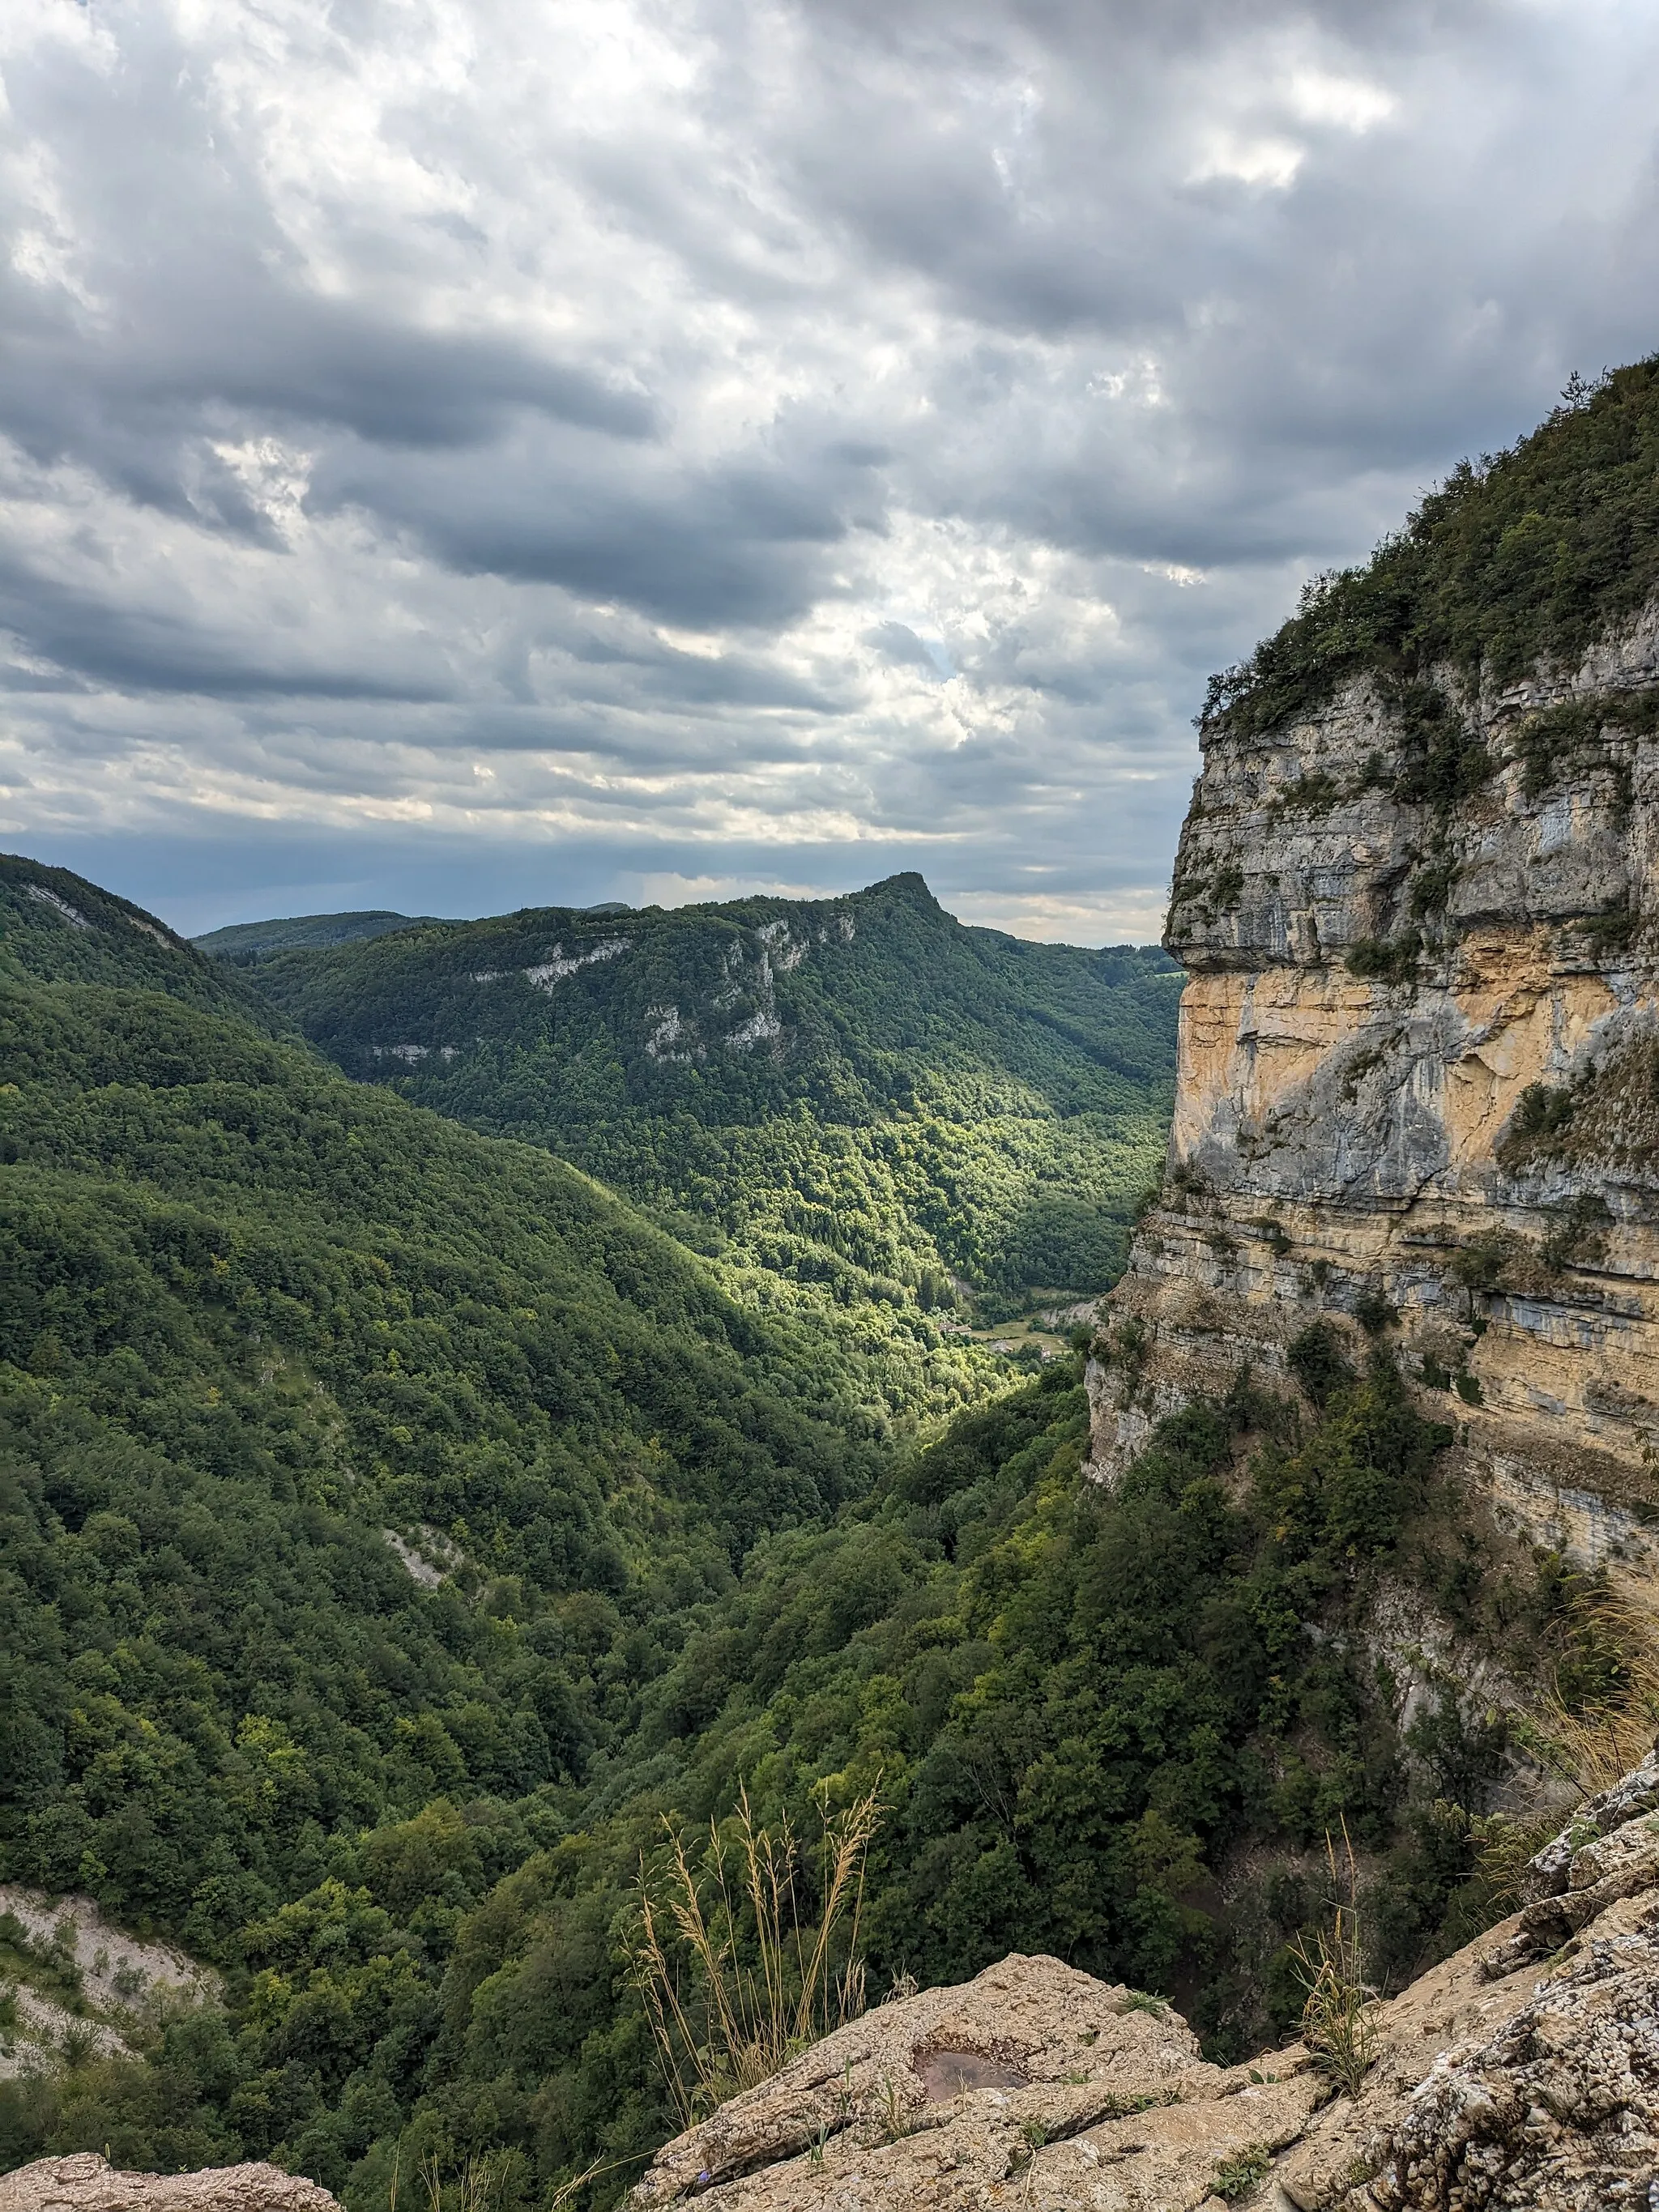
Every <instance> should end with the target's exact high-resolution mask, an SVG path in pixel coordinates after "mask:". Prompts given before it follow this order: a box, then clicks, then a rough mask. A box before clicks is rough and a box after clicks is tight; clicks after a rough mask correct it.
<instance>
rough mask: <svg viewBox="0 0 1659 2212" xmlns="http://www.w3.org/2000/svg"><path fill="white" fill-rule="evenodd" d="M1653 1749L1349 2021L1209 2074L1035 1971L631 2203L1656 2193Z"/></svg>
mask: <svg viewBox="0 0 1659 2212" xmlns="http://www.w3.org/2000/svg"><path fill="white" fill-rule="evenodd" d="M1656 1806H1659V1759H1651V1758H1650V1759H1649V1760H1648V1761H1647V1762H1646V1763H1645V1765H1644V1766H1643V1767H1641V1768H1640V1769H1638V1771H1636V1772H1635V1773H1634V1774H1632V1775H1630V1776H1628V1777H1627V1778H1626V1779H1625V1780H1624V1781H1623V1782H1622V1783H1620V1784H1619V1785H1618V1786H1617V1787H1616V1788H1615V1789H1613V1790H1609V1791H1607V1793H1605V1795H1603V1796H1601V1797H1599V1798H1596V1799H1594V1800H1592V1801H1591V1802H1589V1803H1588V1804H1587V1805H1586V1806H1584V1807H1583V1808H1582V1809H1581V1812H1580V1814H1579V1815H1578V1817H1577V1820H1575V1822H1574V1823H1573V1826H1572V1827H1571V1829H1569V1830H1568V1831H1567V1832H1565V1834H1564V1835H1562V1836H1560V1837H1559V1838H1556V1840H1555V1841H1554V1842H1553V1843H1552V1844H1549V1845H1548V1846H1547V1848H1546V1849H1545V1850H1543V1851H1541V1852H1540V1853H1539V1854H1538V1856H1537V1857H1535V1858H1534V1860H1533V1861H1532V1862H1531V1864H1530V1866H1529V1868H1528V1875H1527V1881H1528V1888H1529V1891H1530V1900H1529V1902H1528V1904H1527V1905H1525V1906H1524V1907H1523V1909H1522V1911H1520V1912H1518V1913H1516V1915H1515V1916H1514V1917H1512V1918H1510V1919H1509V1920H1506V1921H1504V1922H1503V1923H1501V1924H1500V1925H1499V1926H1498V1927H1497V1928H1494V1929H1492V1930H1491V1931H1490V1932H1489V1933H1488V1934H1487V1935H1486V1936H1482V1937H1481V1938H1480V1940H1479V1941H1478V1942H1474V1943H1473V1944H1471V1945H1469V1946H1468V1948H1467V1949H1465V1950H1463V1951H1461V1952H1459V1953H1458V1954H1456V1955H1455V1957H1454V1958H1451V1959H1449V1960H1445V1961H1444V1963H1443V1964H1442V1965H1440V1966H1436V1967H1434V1968H1432V1969H1431V1971H1430V1972H1428V1973H1426V1974H1425V1975H1423V1976H1422V1977H1421V1978H1420V1979H1419V1980H1418V1981H1416V1982H1414V1983H1413V1984H1412V1985H1411V1986H1410V1987H1409V1988H1408V1989H1407V1990H1405V1991H1404V1992H1403V1994H1402V1995H1401V1996H1398V1997H1396V1998H1395V1999H1394V2000H1393V2001H1392V2002H1389V2003H1387V2004H1379V2005H1376V2006H1374V2007H1373V2008H1372V2011H1371V2031H1370V2033H1371V2043H1370V2066H1369V2069H1368V2070H1367V2071H1366V2073H1365V2075H1364V2081H1363V2083H1362V2084H1361V2086H1360V2088H1359V2091H1358V2094H1357V2095H1348V2094H1346V2093H1345V2094H1338V2093H1334V2090H1333V2087H1332V2084H1331V2081H1330V2080H1329V2079H1328V2075H1327V2073H1326V2072H1325V2071H1322V2068H1321V2066H1320V2064H1319V2063H1316V2058H1315V2057H1314V2055H1313V2054H1312V2053H1310V2051H1309V2050H1308V2049H1307V2047H1306V2046H1305V2045H1303V2044H1299V2043H1298V2044H1293V2045H1290V2046H1289V2047H1288V2048H1287V2049H1285V2050H1280V2051H1270V2052H1266V2053H1264V2054H1263V2055H1262V2056H1261V2057H1260V2058H1259V2059H1257V2060H1256V2061H1255V2063H1254V2064H1251V2065H1248V2066H1234V2067H1219V2066H1212V2065H1209V2064H1207V2063H1206V2062H1205V2061H1204V2060H1203V2059H1202V2058H1200V2056H1199V2052H1198V2045H1197V2043H1196V2040H1195V2039H1194V2037H1193V2035H1192V2034H1191V2033H1190V2032H1189V2031H1188V2027H1187V2026H1186V2024H1185V2022H1184V2021H1182V2020H1181V2018H1180V2017H1179V2015H1176V2014H1175V2013H1173V2012H1171V2011H1170V2010H1169V2009H1168V2008H1166V2007H1164V2006H1163V2005H1161V2004H1159V2003H1158V2002H1157V2001H1156V2000H1155V1999H1152V1998H1148V1997H1145V1996H1140V1995H1139V1994H1138V1993H1137V1992H1136V1991H1133V1990H1127V1989H1123V1988H1113V1987H1109V1986H1108V1985H1106V1984H1103V1983H1101V1982H1097V1981H1095V1980H1093V1979H1091V1977H1090V1976H1089V1975H1087V1974H1082V1973H1079V1972H1076V1971H1075V1970H1074V1969H1073V1968H1072V1967H1069V1966H1063V1965H1062V1964H1061V1963H1060V1960H1057V1959H1041V1958H1039V1959H1026V1958H1018V1957H1014V1958H1008V1959H1005V1960H1002V1962H1001V1963H1000V1965H998V1966H993V1967H991V1968H989V1969H988V1970H987V1972H984V1973H982V1974H981V1975H980V1976H979V1977H978V1978H977V1979H976V1980H975V1981H972V1982H969V1983H967V1984H963V1986H961V1987H959V1988H956V1989H946V1990H926V1991H923V1992H922V1993H921V1995H919V1996H912V1997H907V1998H903V1999H901V2000H899V2001H898V2002H892V2003H889V2004H885V2005H883V2006H880V2007H878V2008H877V2009H876V2010H875V2011H874V2012H872V2013H867V2014H866V2015H864V2016H863V2018H861V2019H860V2020H857V2021H854V2022H853V2023H852V2024H851V2025H850V2026H848V2027H844V2028H842V2029H841V2030H840V2031H839V2032H838V2033H836V2034H835V2035H832V2036H830V2037H829V2038H828V2039H826V2040H825V2041H824V2042H823V2043H820V2044H818V2045H815V2046H814V2048H813V2049H812V2050H811V2051H807V2052H806V2053H805V2054H804V2055H803V2056H802V2057H799V2058H798V2059H796V2060H795V2061H794V2063H793V2064H792V2065H790V2066H788V2067H787V2068H786V2069H784V2070H783V2072H782V2073H781V2074H779V2075H775V2077H774V2078H773V2079H772V2080H771V2081H766V2082H763V2083H762V2084H761V2085H760V2087H757V2088H755V2089H751V2090H750V2091H749V2092H747V2093H746V2094H744V2095H743V2096H740V2097H738V2098H734V2099H733V2100H732V2101H731V2102H730V2103H728V2104H726V2105H723V2106H721V2107H720V2110H719V2111H718V2112H715V2113H714V2115H713V2117H712V2118H709V2119H708V2120H707V2121H706V2122H704V2123H703V2124H702V2125H701V2126H699V2127H696V2128H693V2129H691V2130H689V2131H688V2132H687V2133H686V2134H684V2135H683V2136H678V2138H677V2139H676V2140H675V2141H674V2142H671V2143H670V2144H668V2145H667V2146H666V2148H665V2149H664V2150H663V2151H661V2152H660V2153H659V2155H658V2157H657V2160H656V2161H655V2163H654V2164H653V2166H652V2167H651V2170H650V2171H649V2172H648V2173H647V2175H646V2177H645V2179H643V2180H642V2181H641V2183H640V2185H638V2187H637V2188H636V2189H635V2191H634V2195H633V2198H632V2203H633V2204H634V2206H635V2212H661V2208H664V2207H666V2206H669V2205H671V2204H675V2203H679V2202H680V2201H682V2200H683V2199H686V2198H690V2197H697V2198H698V2199H700V2200H702V2199H707V2200H708V2201H709V2202H710V2203H711V2206H717V2207H718V2208H719V2209H720V2212H854V2208H867V2212H874V2208H875V2207H877V2206H881V2207H883V2208H888V2209H889V2212H993V2208H996V2207H1003V2206H1006V2207H1007V2208H1008V2212H1017V2208H1021V2207H1025V2206H1033V2205H1035V2206H1040V2207H1042V2208H1044V2212H1222V2208H1223V2207H1224V2206H1225V2205H1227V2204H1230V2203H1231V2204H1236V2205H1242V2206H1245V2207H1248V2208H1260V2212H1267V2208H1272V2212H1408V2208H1409V2212H1454V2208H1455V2212H1473V2208H1475V2207H1481V2208H1492V2212H1497V2208H1500V2207H1504V2208H1513V2212H1521V2208H1525V2212H1614V2208H1618V2207H1629V2208H1631V2212H1635V2208H1638V2207H1640V2208H1643V2212H1646V2208H1648V2207H1649V2206H1650V2205H1651V2204H1652V2203H1655V2202H1659V1820H1655V1819H1654V1817H1653V1808H1655V1807H1656Z"/></svg>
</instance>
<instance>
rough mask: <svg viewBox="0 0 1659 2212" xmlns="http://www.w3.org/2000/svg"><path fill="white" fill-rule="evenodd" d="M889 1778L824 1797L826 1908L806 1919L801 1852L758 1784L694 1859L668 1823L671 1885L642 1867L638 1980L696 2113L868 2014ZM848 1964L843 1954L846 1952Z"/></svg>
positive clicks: (672, 2085)
mask: <svg viewBox="0 0 1659 2212" xmlns="http://www.w3.org/2000/svg"><path fill="white" fill-rule="evenodd" d="M878 1786H879V1785H878ZM819 1813H820V1817H821V1819H822V1820H823V1836H822V1838H821V1843H820V1850H819V1857H820V1868H819V1880H818V1907H819V1909H818V1912H817V1917H816V1920H813V1921H810V1922H809V1921H804V1920H803V1917H802V1911H801V1902H800V1899H799V1895H798V1893H797V1887H796V1885H797V1879H798V1875H799V1865H800V1856H801V1855H800V1850H799V1845H798V1844H797V1841H796V1838H795V1834H794V1831H793V1828H792V1826H790V1823H789V1821H788V1819H787V1816H786V1818H785V1819H784V1820H783V1821H782V1822H781V1825H780V1826H779V1827H778V1829H777V1831H776V1832H773V1831H771V1830H770V1829H767V1828H761V1827H757V1826H756V1823H755V1817H754V1814H753V1811H752V1809H751V1808H750V1802H749V1793H748V1790H746V1789H742V1790H739V1792H738V1812H737V1814H736V1816H735V1820H734V1822H733V1826H734V1828H735V1834H734V1835H733V1836H732V1837H731V1838H729V1839H728V1838H722V1836H721V1834H720V1828H719V1826H718V1824H717V1823H716V1822H714V1821H712V1820H711V1821H710V1822H709V1826H708V1847H707V1849H706V1850H704V1851H703V1853H702V1860H701V1864H700V1866H698V1867H694V1866H693V1864H692V1862H691V1859H690V1855H689V1854H688V1852H687V1850H686V1845H685V1838H684V1835H683V1834H681V1833H680V1832H678V1831H677V1830H675V1829H674V1828H673V1827H672V1826H671V1824H670V1823H668V1822H666V1821H665V1823H664V1826H665V1828H666V1829H667V1832H668V1847H667V1857H666V1865H665V1868H664V1869H663V1871H662V1875H661V1877H660V1879H661V1890H660V1893H659V1894H658V1895H655V1896H653V1893H652V1884H651V1881H650V1878H649V1877H648V1875H647V1870H646V1869H645V1867H644V1866H643V1864H642V1865H641V1869H640V1922H639V1933H638V1935H637V1936H636V1938H635V1946H634V1979H635V1985H636V1986H637V1987H638V1989H639V1990H641V1994H642V1995H643V1996H644V1999H645V2007H646V2013H647V2018H648V2019H649V2021H650V2022H651V2027H652V2032H653V2035H654V2036H655V2038H656V2042H657V2049H658V2052H659V2057H660V2058H661V2060H662V2065H663V2071H664V2074H665V2077H666V2079H667V2081H668V2086H669V2089H670V2092H671V2094H672V2096H673V2099H674V2101H675V2104H676V2106H677V2107H678V2111H679V2114H680V2118H681V2120H682V2122H683V2123H684V2124H688V2125H689V2124H690V2122H691V2121H692V2120H694V2119H696V2118H698V2117H699V2115H700V2114H702V2113H703V2112H709V2111H712V2110H713V2109H714V2106H716V2105H718V2104H720V2103H722V2102H723V2101H724V2100H725V2099H726V2098H727V2097H730V2096H733V2095H735V2094H736V2093H738V2091H739V2090H742V2089H748V2088H752V2087H755V2085H756V2084H757V2082H761V2081H767V2080H769V2078H770V2076H771V2075H774V2074H775V2073H776V2072H777V2070H778V2069H779V2068H780V2067H781V2066H783V2065H785V2064H786V2063H787V2062H788V2060H789V2059H790V2058H792V2057H793V2056H794V2054H795V2052H796V2051H799V2050H802V2049H803V2048H804V2047H805V2045H807V2044H809V2043H811V2042H814V2041H816V2040H817V2038H818V2037H819V2036H821V2035H827V2034H828V2033H829V2031H830V2030H831V2029H832V2028H835V2027H840V2026H841V2025H842V2023H843V2022H844V2021H848V2020H853V2019H855V2018H856V2017H857V2016H858V2015H859V2014H860V2013H861V2012H862V2011H863V2010H864V2006H865V1982H864V1961H863V1959H862V1957H861V1955H860V1948H859V1938H860V1917H861V1914H862V1910H863V1903H864V1866H865V1859H866V1854H867V1852H868V1850H869V1847H870V1841H871V1838H872V1836H873V1835H874V1834H875V1832H876V1829H877V1827H878V1825H879V1823H880V1818H881V1808H880V1803H879V1799H878V1788H875V1789H871V1790H867V1791H866V1793H865V1794H864V1796H861V1797H859V1798H857V1799H855V1800H854V1802H853V1803H852V1804H851V1805H849V1806H848V1807H847V1808H845V1809H844V1810H843V1811H842V1812H839V1813H835V1814H831V1813H830V1812H829V1808H828V1806H827V1803H826V1802H823V1801H820V1804H819ZM843 1949H844V1954H845V1963H844V1965H843V1966H842V1967H841V1969H840V1971H839V1972H837V1971H836V1966H835V1959H836V1954H837V1952H838V1951H840V1950H843Z"/></svg>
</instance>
